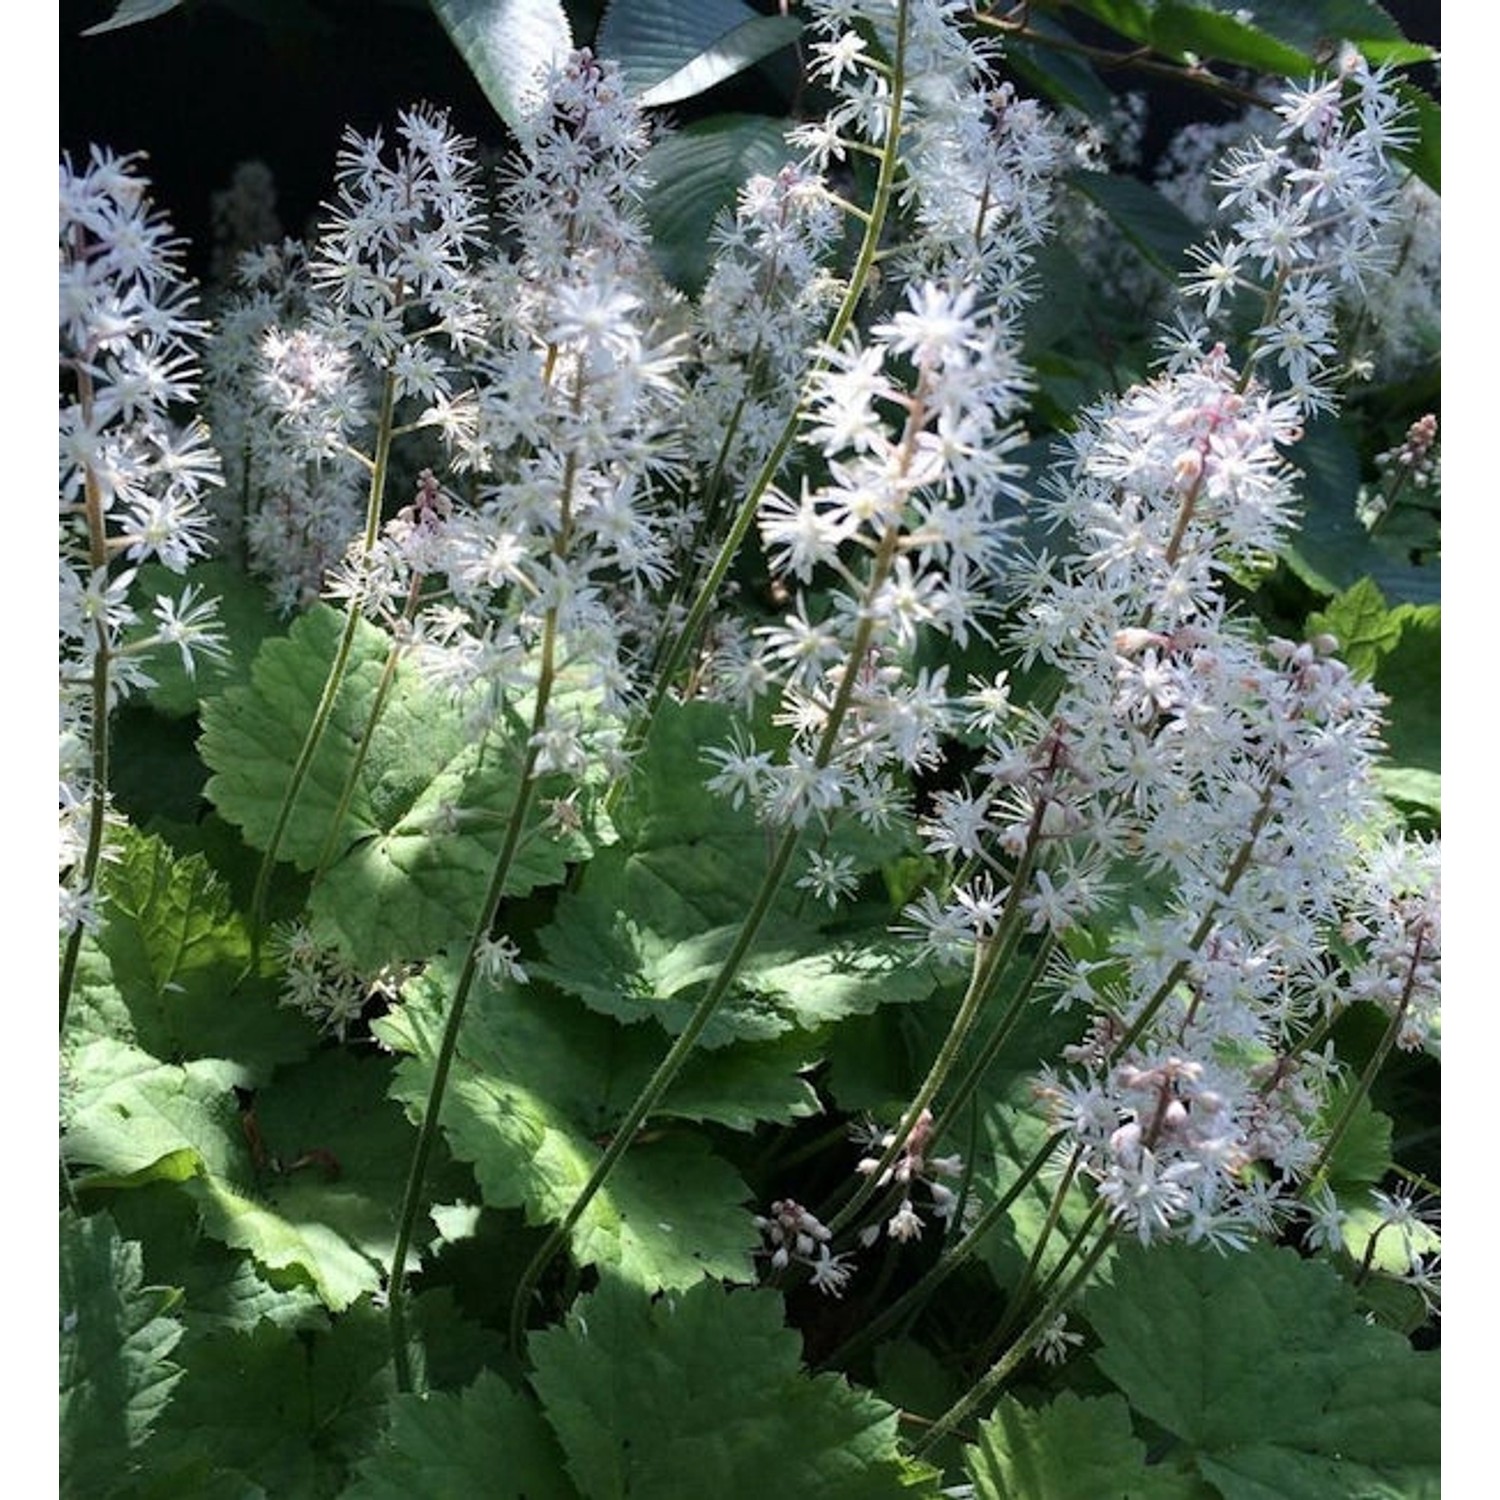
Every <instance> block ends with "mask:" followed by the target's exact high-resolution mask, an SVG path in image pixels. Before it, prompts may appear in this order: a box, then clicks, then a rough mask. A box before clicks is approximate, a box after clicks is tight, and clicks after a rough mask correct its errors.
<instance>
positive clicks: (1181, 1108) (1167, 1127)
mask: <svg viewBox="0 0 1500 1500" xmlns="http://www.w3.org/2000/svg"><path fill="white" fill-rule="evenodd" d="M1187 1118H1188V1112H1187V1105H1185V1104H1184V1103H1183V1102H1182V1100H1181V1099H1173V1100H1172V1101H1171V1103H1169V1104H1168V1105H1167V1107H1166V1108H1165V1109H1164V1110H1163V1111H1162V1113H1161V1128H1162V1129H1163V1130H1164V1131H1170V1132H1176V1131H1179V1130H1181V1129H1182V1127H1183V1126H1184V1125H1186V1124H1187Z"/></svg>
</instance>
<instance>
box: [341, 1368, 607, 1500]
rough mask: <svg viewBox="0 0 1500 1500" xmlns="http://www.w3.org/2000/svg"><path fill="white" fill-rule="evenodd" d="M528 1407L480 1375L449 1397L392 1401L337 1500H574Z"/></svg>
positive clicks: (549, 1440)
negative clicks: (375, 1443) (382, 1429)
mask: <svg viewBox="0 0 1500 1500" xmlns="http://www.w3.org/2000/svg"><path fill="white" fill-rule="evenodd" d="M577 1494H578V1491H577V1490H575V1489H574V1488H573V1486H572V1484H570V1483H569V1481H568V1478H567V1475H566V1474H565V1473H564V1472H563V1466H562V1453H561V1451H560V1450H559V1448H558V1446H557V1441H556V1439H555V1438H554V1437H553V1436H552V1433H551V1432H550V1431H549V1430H548V1428H547V1425H546V1423H545V1422H543V1421H542V1418H541V1414H540V1413H539V1412H538V1410H537V1408H536V1405H535V1403H534V1402H532V1401H531V1400H529V1399H528V1398H527V1397H526V1396H524V1395H522V1394H521V1393H520V1392H518V1391H514V1390H512V1389H511V1388H510V1387H509V1386H508V1385H506V1384H505V1382H504V1381H503V1380H501V1379H500V1377H499V1376H498V1375H494V1374H491V1373H490V1372H488V1371H486V1372H484V1373H482V1374H481V1375H480V1376H479V1378H478V1379H477V1380H476V1381H475V1382H474V1383H473V1385H471V1386H470V1387H469V1388H468V1389H467V1390H464V1391H461V1392H459V1393H458V1394H456V1395H449V1394H446V1393H444V1392H442V1391H432V1392H430V1393H429V1394H427V1395H426V1396H398V1397H397V1398H396V1399H395V1401H393V1402H392V1403H391V1424H390V1428H389V1430H388V1431H387V1432H386V1433H385V1434H384V1436H383V1437H382V1438H381V1440H380V1445H379V1447H378V1448H377V1449H376V1450H375V1452H374V1453H372V1454H371V1455H370V1456H369V1457H368V1458H366V1459H365V1460H364V1462H363V1463H362V1464H361V1465H360V1469H359V1477H358V1479H357V1480H356V1481H355V1483H354V1485H353V1486H352V1487H351V1488H350V1489H348V1490H347V1491H345V1494H344V1497H343V1500H412V1497H413V1496H415V1495H420V1496H421V1497H422V1500H473V1497H474V1496H476V1495H484V1496H486V1497H487V1500H575V1497H576V1496H577Z"/></svg>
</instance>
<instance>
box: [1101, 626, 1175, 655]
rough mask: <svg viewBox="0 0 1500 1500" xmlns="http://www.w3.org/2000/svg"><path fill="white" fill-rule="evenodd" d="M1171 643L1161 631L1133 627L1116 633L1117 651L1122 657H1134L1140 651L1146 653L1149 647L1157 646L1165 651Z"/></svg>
mask: <svg viewBox="0 0 1500 1500" xmlns="http://www.w3.org/2000/svg"><path fill="white" fill-rule="evenodd" d="M1171 644H1172V643H1171V641H1170V640H1168V639H1167V637H1166V636H1164V635H1162V634H1161V632H1160V631H1156V630H1141V629H1140V628H1139V627H1131V628H1130V629H1126V630H1117V631H1115V650H1116V651H1118V652H1119V653H1120V655H1121V656H1134V655H1135V654H1136V652H1138V651H1144V650H1145V649H1146V647H1147V646H1157V647H1160V648H1161V649H1163V650H1165V649H1167V648H1168V647H1169V646H1170V645H1171Z"/></svg>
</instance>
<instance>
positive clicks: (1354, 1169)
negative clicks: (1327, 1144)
mask: <svg viewBox="0 0 1500 1500" xmlns="http://www.w3.org/2000/svg"><path fill="white" fill-rule="evenodd" d="M1347 1100H1348V1093H1347V1090H1343V1089H1341V1090H1340V1091H1339V1092H1338V1093H1336V1094H1335V1095H1334V1097H1333V1098H1332V1099H1330V1100H1329V1102H1328V1104H1327V1106H1326V1108H1325V1110H1324V1124H1325V1126H1326V1125H1331V1124H1332V1122H1333V1121H1334V1120H1335V1119H1337V1118H1338V1117H1339V1115H1340V1114H1342V1112H1343V1108H1344V1105H1345V1103H1346V1102H1347ZM1392 1130H1393V1122H1392V1120H1391V1117H1390V1116H1389V1115H1386V1114H1382V1113H1381V1112H1380V1111H1379V1110H1378V1109H1375V1108H1374V1107H1373V1106H1372V1105H1371V1103H1370V1098H1369V1095H1368V1094H1361V1095H1360V1099H1359V1103H1358V1104H1357V1105H1356V1106H1355V1108H1354V1114H1353V1115H1352V1117H1351V1118H1350V1120H1349V1123H1348V1125H1347V1126H1346V1127H1345V1129H1344V1133H1343V1135H1342V1136H1341V1137H1340V1138H1339V1142H1338V1144H1337V1145H1336V1146H1335V1147H1334V1151H1333V1155H1332V1157H1330V1158H1329V1162H1328V1178H1329V1182H1330V1184H1331V1185H1332V1186H1333V1188H1334V1189H1335V1190H1336V1191H1338V1192H1339V1194H1340V1196H1343V1194H1344V1193H1345V1192H1348V1191H1352V1190H1353V1191H1358V1193H1359V1195H1360V1196H1361V1197H1363V1196H1364V1189H1365V1188H1366V1187H1368V1186H1370V1185H1371V1184H1373V1183H1377V1182H1380V1181H1382V1180H1383V1179H1384V1177H1385V1175H1386V1173H1387V1172H1389V1171H1390V1169H1391V1135H1392Z"/></svg>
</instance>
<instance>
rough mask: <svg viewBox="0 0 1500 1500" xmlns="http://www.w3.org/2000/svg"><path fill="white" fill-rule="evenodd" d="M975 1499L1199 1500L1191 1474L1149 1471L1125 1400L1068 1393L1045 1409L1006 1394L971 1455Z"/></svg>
mask: <svg viewBox="0 0 1500 1500" xmlns="http://www.w3.org/2000/svg"><path fill="white" fill-rule="evenodd" d="M965 1464H966V1467H967V1469H968V1472H969V1476H970V1478H972V1479H973V1481H974V1494H975V1497H976V1500H1032V1497H1037V1500H1040V1497H1042V1496H1046V1500H1100V1497H1101V1496H1104V1495H1108V1496H1109V1497H1110V1500H1192V1497H1194V1496H1201V1495H1203V1493H1204V1491H1203V1489H1202V1486H1201V1485H1200V1484H1198V1483H1197V1481H1196V1480H1195V1479H1194V1477H1193V1476H1192V1475H1189V1474H1183V1473H1181V1472H1179V1471H1177V1470H1175V1469H1171V1468H1167V1467H1164V1466H1161V1465H1155V1466H1152V1467H1149V1468H1148V1467H1147V1464H1146V1445H1145V1444H1144V1443H1142V1442H1141V1441H1140V1439H1139V1438H1137V1437H1136V1435H1135V1433H1134V1432H1133V1431H1132V1430H1131V1426H1130V1408H1129V1407H1128V1406H1127V1405H1126V1404H1125V1402H1124V1401H1123V1400H1122V1399H1121V1398H1120V1397H1119V1396H1096V1397H1090V1398H1088V1399H1082V1398H1080V1397H1078V1396H1075V1395H1073V1394H1072V1393H1071V1392H1066V1391H1065V1392H1064V1393H1063V1394H1062V1395H1060V1396H1058V1397H1057V1398H1056V1399H1055V1400H1054V1401H1053V1402H1051V1404H1050V1405H1047V1406H1044V1407H1040V1408H1038V1409H1035V1410H1033V1409H1030V1408H1028V1407H1025V1406H1022V1405H1021V1404H1020V1402H1018V1401H1015V1400H1013V1399H1012V1398H1010V1397H1008V1396H1007V1397H1005V1398H1003V1399H1002V1400H1001V1402H1000V1404H999V1405H998V1406H997V1407H996V1408H995V1410H994V1414H993V1415H992V1416H991V1417H990V1418H989V1419H988V1420H987V1421H985V1422H982V1423H980V1427H979V1442H978V1444H977V1445H975V1446H974V1447H971V1448H968V1449H967V1450H966V1451H965Z"/></svg>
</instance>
